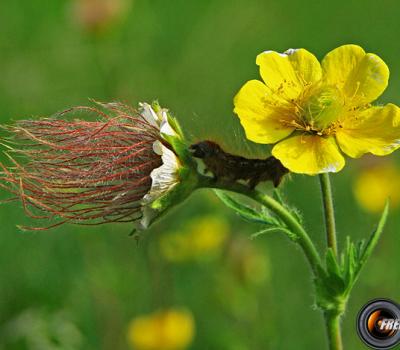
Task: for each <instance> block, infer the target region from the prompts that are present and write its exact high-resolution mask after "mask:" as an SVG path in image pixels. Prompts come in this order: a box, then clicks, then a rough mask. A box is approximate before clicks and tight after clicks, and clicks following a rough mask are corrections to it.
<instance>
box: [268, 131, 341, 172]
mask: <svg viewBox="0 0 400 350" xmlns="http://www.w3.org/2000/svg"><path fill="white" fill-rule="evenodd" d="M272 155H273V156H274V157H275V158H278V159H279V160H280V161H281V162H282V164H283V165H284V166H285V167H286V168H288V169H289V170H290V171H291V172H294V173H300V174H308V175H315V174H320V173H328V172H333V173H336V172H338V171H340V170H341V169H342V168H343V167H344V163H345V160H344V158H343V156H342V155H341V153H340V152H339V149H338V147H337V145H336V142H335V139H334V138H333V137H329V138H323V137H321V136H317V135H300V136H293V137H289V138H288V139H286V140H283V141H281V142H279V143H278V144H277V145H275V147H274V148H273V149H272Z"/></svg>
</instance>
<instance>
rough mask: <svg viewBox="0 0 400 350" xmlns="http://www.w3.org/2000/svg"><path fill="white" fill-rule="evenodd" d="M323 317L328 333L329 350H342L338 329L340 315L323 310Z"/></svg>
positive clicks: (340, 335)
mask: <svg viewBox="0 0 400 350" xmlns="http://www.w3.org/2000/svg"><path fill="white" fill-rule="evenodd" d="M324 318H325V327H326V331H327V334H328V342H329V350H343V343H342V334H341V331H340V315H339V314H336V313H330V312H325V313H324Z"/></svg>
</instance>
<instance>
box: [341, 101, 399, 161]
mask: <svg viewBox="0 0 400 350" xmlns="http://www.w3.org/2000/svg"><path fill="white" fill-rule="evenodd" d="M336 139H337V142H338V144H339V146H340V148H341V149H342V151H343V152H344V153H346V154H348V155H349V156H350V157H353V158H357V157H360V156H362V155H363V154H365V153H372V154H375V155H377V156H384V155H387V154H389V153H392V152H393V151H394V150H396V149H397V148H399V146H400V108H399V107H397V106H396V105H394V104H387V105H386V106H381V107H371V108H368V109H367V110H365V111H363V112H361V113H358V114H356V115H354V116H353V117H349V118H347V119H345V120H344V121H343V123H342V128H339V129H338V130H337V132H336Z"/></svg>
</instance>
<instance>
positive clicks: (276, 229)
mask: <svg viewBox="0 0 400 350" xmlns="http://www.w3.org/2000/svg"><path fill="white" fill-rule="evenodd" d="M273 232H282V233H284V234H285V235H287V236H288V237H289V239H290V240H292V241H296V240H297V239H298V236H297V235H296V234H295V233H293V232H292V231H290V230H288V229H286V228H284V227H269V228H267V229H265V230H261V231H258V232H256V233H253V234H252V235H251V236H250V239H255V238H257V237H259V236H261V235H265V234H269V233H273Z"/></svg>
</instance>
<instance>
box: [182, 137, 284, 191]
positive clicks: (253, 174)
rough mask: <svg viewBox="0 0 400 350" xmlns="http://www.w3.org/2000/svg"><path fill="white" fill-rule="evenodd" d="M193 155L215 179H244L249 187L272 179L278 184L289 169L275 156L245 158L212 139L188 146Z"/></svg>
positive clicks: (233, 180) (275, 184)
mask: <svg viewBox="0 0 400 350" xmlns="http://www.w3.org/2000/svg"><path fill="white" fill-rule="evenodd" d="M190 150H191V152H192V154H193V156H194V157H196V158H201V159H202V160H203V161H204V164H205V165H206V167H207V169H206V170H207V171H211V172H212V174H213V175H214V178H215V179H219V178H223V179H225V180H227V181H232V182H235V181H237V180H244V181H247V182H248V185H249V187H250V188H252V189H253V188H255V187H256V186H257V185H258V184H259V183H260V182H263V181H272V183H273V184H274V186H275V187H277V186H279V184H280V183H281V181H282V178H283V176H284V175H285V174H287V173H288V172H289V171H288V169H286V168H285V167H284V166H283V165H282V163H281V162H280V161H279V160H278V159H276V158H275V157H272V156H271V157H268V158H267V159H247V158H244V157H240V156H235V155H232V154H229V153H226V152H224V151H223V150H222V148H221V147H220V146H219V145H218V144H216V143H215V142H212V141H201V142H199V143H196V144H194V145H191V146H190Z"/></svg>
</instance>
